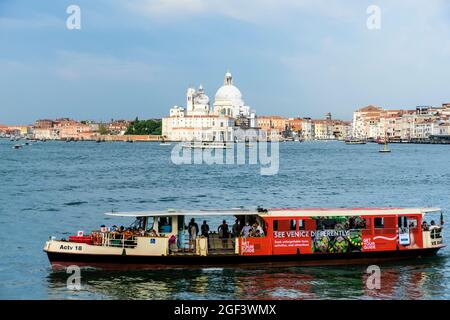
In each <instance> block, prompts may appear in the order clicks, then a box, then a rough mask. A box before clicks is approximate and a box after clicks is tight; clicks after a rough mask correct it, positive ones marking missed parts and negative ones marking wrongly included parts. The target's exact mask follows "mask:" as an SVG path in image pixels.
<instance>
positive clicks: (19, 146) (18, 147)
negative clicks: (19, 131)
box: [13, 144, 22, 149]
mask: <svg viewBox="0 0 450 320" xmlns="http://www.w3.org/2000/svg"><path fill="white" fill-rule="evenodd" d="M20 148H22V145H20V144H15V145H14V146H13V149H20Z"/></svg>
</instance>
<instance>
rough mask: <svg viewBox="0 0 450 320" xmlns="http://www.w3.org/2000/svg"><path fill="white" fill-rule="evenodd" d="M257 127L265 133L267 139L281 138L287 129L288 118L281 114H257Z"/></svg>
mask: <svg viewBox="0 0 450 320" xmlns="http://www.w3.org/2000/svg"><path fill="white" fill-rule="evenodd" d="M257 124H258V128H260V129H261V130H262V131H264V132H265V133H266V134H267V137H268V139H269V140H275V139H278V140H281V139H282V138H283V135H284V133H285V132H286V131H287V127H288V120H287V119H286V118H284V117H281V116H259V117H258V119H257Z"/></svg>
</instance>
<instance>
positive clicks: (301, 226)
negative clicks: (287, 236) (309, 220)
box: [298, 219, 305, 230]
mask: <svg viewBox="0 0 450 320" xmlns="http://www.w3.org/2000/svg"><path fill="white" fill-rule="evenodd" d="M298 230H305V220H303V219H300V220H298Z"/></svg>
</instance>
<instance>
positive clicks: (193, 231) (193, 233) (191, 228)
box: [187, 218, 199, 251]
mask: <svg viewBox="0 0 450 320" xmlns="http://www.w3.org/2000/svg"><path fill="white" fill-rule="evenodd" d="M187 229H188V233H189V250H192V251H195V241H196V239H197V235H198V231H199V230H198V224H197V223H196V222H195V219H194V218H192V219H191V222H189V225H188V226H187Z"/></svg>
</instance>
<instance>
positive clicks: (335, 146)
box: [0, 140, 450, 299]
mask: <svg viewBox="0 0 450 320" xmlns="http://www.w3.org/2000/svg"><path fill="white" fill-rule="evenodd" d="M13 144H15V142H10V141H9V140H0V180H1V182H0V225H1V226H2V232H1V233H0V243H1V247H2V248H1V250H0V298H1V299H344V298H352V299H450V259H449V249H448V248H444V249H443V250H442V251H440V253H439V255H438V256H437V257H434V258H427V259H415V260H413V261H403V262H401V263H390V264H383V265H381V266H380V267H381V271H382V274H381V290H368V289H366V286H365V280H366V277H367V275H366V268H367V266H351V267H285V268H283V267H277V268H269V267H264V266H259V267H258V266H256V267H254V268H245V269H241V268H224V269H222V268H206V269H192V270H180V269H178V270H153V271H138V272H112V271H98V270H83V272H82V283H81V284H82V288H81V290H80V291H73V290H69V289H67V286H66V280H67V277H68V275H67V274H65V273H55V272H52V270H51V268H50V265H49V262H48V260H47V257H46V255H45V253H44V252H43V251H42V249H43V246H44V243H45V241H46V240H47V238H48V236H50V235H54V236H56V237H57V238H61V237H67V236H68V235H71V234H74V233H76V231H77V230H85V231H89V230H92V229H97V228H98V227H99V226H100V225H101V224H107V225H112V224H123V225H126V224H127V223H131V222H132V221H128V220H127V219H123V218H108V217H106V216H104V215H103V213H104V212H107V211H111V210H112V209H114V210H116V211H132V210H155V209H167V208H185V209H197V208H205V207H207V208H231V207H238V206H257V205H260V206H263V207H388V206H392V207H429V206H432V207H440V208H442V209H443V211H444V217H445V218H446V220H449V219H450V147H449V146H446V145H391V149H392V153H391V154H380V153H378V149H379V148H380V146H378V145H376V144H367V145H354V146H348V145H345V144H344V143H342V142H307V143H293V142H292V143H282V144H280V170H279V173H278V174H277V175H274V176H261V175H260V167H259V166H257V165H214V166H208V165H175V164H173V163H172V162H171V160H170V153H171V147H168V146H160V145H159V144H157V143H100V144H98V143H94V142H71V143H65V142H50V141H49V142H45V143H42V142H36V143H32V145H30V146H24V147H23V148H22V149H19V150H13V149H12V146H13ZM229 222H231V221H229ZM449 223H450V222H449ZM217 224H218V221H212V220H211V221H210V226H211V227H212V228H213V227H215V226H216V225H217ZM447 229H448V227H447ZM445 241H446V242H447V243H450V236H449V233H448V232H447V233H445Z"/></svg>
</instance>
